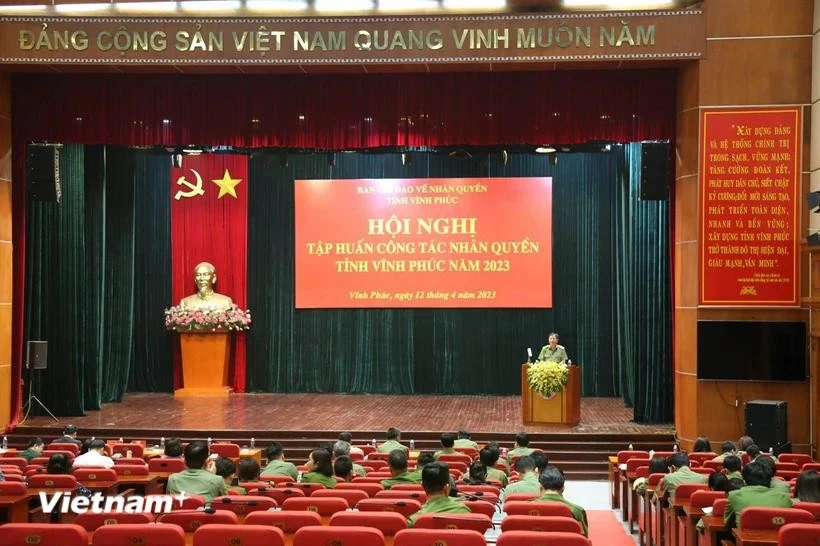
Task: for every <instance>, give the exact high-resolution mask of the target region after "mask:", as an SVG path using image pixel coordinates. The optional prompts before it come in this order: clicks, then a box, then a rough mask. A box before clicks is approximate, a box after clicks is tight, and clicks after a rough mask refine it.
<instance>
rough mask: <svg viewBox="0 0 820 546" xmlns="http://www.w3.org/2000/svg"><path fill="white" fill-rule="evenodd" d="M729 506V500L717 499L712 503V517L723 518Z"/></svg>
mask: <svg viewBox="0 0 820 546" xmlns="http://www.w3.org/2000/svg"><path fill="white" fill-rule="evenodd" d="M727 504H729V499H726V498H723V499H717V500H716V501H714V502H713V503H712V515H713V516H723V514H725V513H726V505H727Z"/></svg>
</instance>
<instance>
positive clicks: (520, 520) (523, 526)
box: [501, 516, 584, 535]
mask: <svg viewBox="0 0 820 546" xmlns="http://www.w3.org/2000/svg"><path fill="white" fill-rule="evenodd" d="M509 531H541V532H543V531H550V532H561V533H578V534H580V535H583V534H584V528H583V527H581V523H580V522H579V521H578V520H575V519H572V518H566V517H563V516H507V517H506V518H504V519H503V520H502V521H501V532H502V533H507V532H509Z"/></svg>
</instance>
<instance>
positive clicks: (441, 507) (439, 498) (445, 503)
mask: <svg viewBox="0 0 820 546" xmlns="http://www.w3.org/2000/svg"><path fill="white" fill-rule="evenodd" d="M391 455H392V453H391ZM421 484H422V486H423V487H424V492H425V493H426V494H427V502H425V503H424V506H422V507H421V510H419V511H418V512H416V513H415V514H413V515H411V516H410V517H409V518H407V526H408V527H412V526H413V523H414V522H415V520H416V518H417V517H418V516H419V515H420V514H430V513H448V514H467V513H470V509H469V508H468V507H466V506H464V504H462V503H460V502H458V501H456V500H454V499H453V498H452V497H451V496H450V495H451V493H452V491H451V489H452V483H451V481H450V467H449V466H447V463H440V462H432V463H428V464H426V465H425V466H424V469H423V470H422V473H421Z"/></svg>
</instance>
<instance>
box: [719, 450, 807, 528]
mask: <svg viewBox="0 0 820 546" xmlns="http://www.w3.org/2000/svg"><path fill="white" fill-rule="evenodd" d="M771 479H772V474H771V472H770V470H769V468H768V467H767V466H766V465H765V464H761V462H760V461H753V462H751V463H749V464H747V465H746V466H744V467H743V480H744V481H745V482H746V486H745V487H741V488H740V489H738V490H737V491H732V492H730V493H729V495H728V499H729V501H728V503H727V504H726V512H724V514H723V520H724V522H726V525H727V526H729V527H736V526H737V517H738V515H739V514H740V512H741V511H742V510H743V509H744V508H748V507H749V506H767V507H770V508H791V507H792V500H791V498H790V497H789V493H788V491H787V492H783V491H778V490H776V489H772V488H771V487H769V484H770V482H771ZM787 485H788V484H787Z"/></svg>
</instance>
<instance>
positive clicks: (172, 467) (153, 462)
mask: <svg viewBox="0 0 820 546" xmlns="http://www.w3.org/2000/svg"><path fill="white" fill-rule="evenodd" d="M185 468H186V466H185V461H183V460H182V459H161V458H159V457H154V458H153V459H150V460H149V461H148V472H168V473H169V474H172V473H174V472H182V471H183V470H185Z"/></svg>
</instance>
